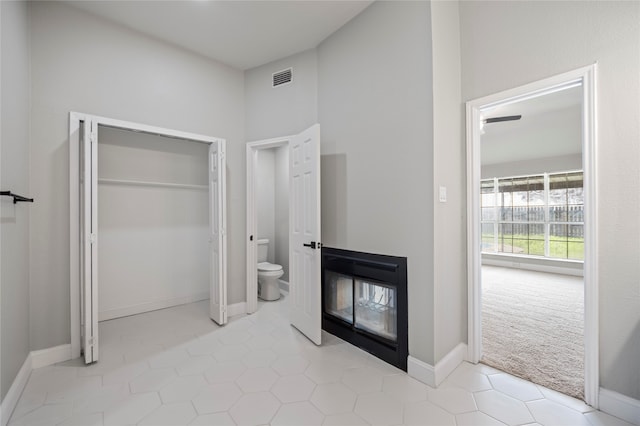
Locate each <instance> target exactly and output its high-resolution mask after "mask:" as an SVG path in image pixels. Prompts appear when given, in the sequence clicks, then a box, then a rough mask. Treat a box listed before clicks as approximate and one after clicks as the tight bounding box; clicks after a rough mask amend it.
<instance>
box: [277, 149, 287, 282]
mask: <svg viewBox="0 0 640 426" xmlns="http://www.w3.org/2000/svg"><path fill="white" fill-rule="evenodd" d="M274 167H275V182H274V183H275V196H276V199H275V244H276V245H275V250H274V251H275V259H274V260H275V263H277V264H278V265H282V269H283V271H284V274H283V275H282V277H280V279H281V280H283V281H287V282H289V147H288V146H281V147H279V148H276V150H275V164H274Z"/></svg>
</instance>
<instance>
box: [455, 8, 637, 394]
mask: <svg viewBox="0 0 640 426" xmlns="http://www.w3.org/2000/svg"><path fill="white" fill-rule="evenodd" d="M460 22H461V47H462V70H463V72H462V99H463V101H467V100H471V99H475V98H479V97H482V96H485V95H489V94H491V93H496V92H499V91H502V90H506V89H510V88H513V87H517V86H520V85H523V84H525V83H529V82H532V81H536V80H540V79H543V78H546V77H549V76H552V75H555V74H559V73H562V72H565V71H568V70H571V69H575V68H578V67H582V66H585V65H589V64H592V63H594V62H597V63H598V82H597V85H598V87H597V104H598V105H597V107H598V116H597V119H598V134H597V137H598V148H597V153H596V156H597V164H598V166H597V167H598V169H597V171H596V172H597V189H598V215H599V216H598V226H599V238H600V240H599V247H598V254H597V258H598V261H599V263H598V273H599V283H600V289H599V292H600V333H599V334H600V379H601V386H603V387H604V388H607V389H610V390H613V391H615V392H619V393H621V394H623V395H626V396H629V397H631V398H635V399H640V368H638V360H639V359H640V326H639V324H640V287H639V286H638V277H639V276H640V221H638V217H639V216H640V169H639V168H638V161H639V159H640V145H638V143H637V142H638V140H640V121H639V120H638V117H640V79H638V75H640V26H639V25H638V22H640V3H638V2H484V1H475V2H471V1H469V2H466V1H465V2H462V3H461V6H460ZM506 34H508V37H507V36H505V35H506Z"/></svg>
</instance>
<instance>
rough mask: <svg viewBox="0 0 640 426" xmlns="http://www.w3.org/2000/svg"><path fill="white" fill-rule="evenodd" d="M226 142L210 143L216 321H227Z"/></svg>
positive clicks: (211, 304) (212, 305)
mask: <svg viewBox="0 0 640 426" xmlns="http://www.w3.org/2000/svg"><path fill="white" fill-rule="evenodd" d="M225 170H226V159H225V141H224V140H218V141H216V142H214V143H212V144H211V145H210V146H209V230H210V237H209V247H210V248H209V250H210V256H211V259H210V262H209V265H210V267H209V268H210V269H209V274H210V278H209V280H210V286H211V288H210V296H209V315H210V316H211V319H212V320H214V321H215V322H216V323H218V324H220V325H222V324H226V323H227V259H226V257H227V231H226V227H227V223H226V216H227V214H226V196H225V195H226V194H225V192H226V191H225V188H226V182H225Z"/></svg>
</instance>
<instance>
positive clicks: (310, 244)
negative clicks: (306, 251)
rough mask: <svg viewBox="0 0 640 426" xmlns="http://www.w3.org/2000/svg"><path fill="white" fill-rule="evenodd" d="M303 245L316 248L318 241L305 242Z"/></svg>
mask: <svg viewBox="0 0 640 426" xmlns="http://www.w3.org/2000/svg"><path fill="white" fill-rule="evenodd" d="M302 245H303V246H305V247H311V248H312V249H315V248H316V242H315V241H311V243H309V244H304V243H303V244H302Z"/></svg>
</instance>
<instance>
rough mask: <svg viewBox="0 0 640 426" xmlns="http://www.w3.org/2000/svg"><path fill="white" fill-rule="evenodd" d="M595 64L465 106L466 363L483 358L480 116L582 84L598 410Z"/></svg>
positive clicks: (591, 391) (592, 401) (588, 358)
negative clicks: (485, 111) (496, 109)
mask: <svg viewBox="0 0 640 426" xmlns="http://www.w3.org/2000/svg"><path fill="white" fill-rule="evenodd" d="M596 72H597V64H593V65H589V66H586V67H583V68H579V69H576V70H573V71H569V72H566V73H563V74H560V75H556V76H553V77H550V78H546V79H543V80H540V81H536V82H533V83H530V84H527V85H524V86H520V87H517V88H514V89H510V90H506V91H503V92H500V93H496V94H493V95H489V96H485V97H482V98H479V99H475V100H472V101H469V102H467V103H466V113H467V115H466V117H467V119H466V139H467V259H468V261H467V275H468V343H467V344H468V355H467V357H468V360H469V361H470V362H473V363H477V362H479V361H480V359H481V357H482V321H481V308H482V302H481V278H480V277H481V274H480V272H481V266H482V260H481V253H480V252H481V250H480V247H481V239H480V194H479V192H480V191H479V188H480V169H481V165H480V136H481V133H480V128H481V126H480V124H481V112H482V110H484V109H487V108H489V107H493V106H497V105H504V104H508V103H514V102H519V101H522V100H525V99H529V98H532V97H537V96H541V95H544V94H548V93H552V92H553V91H557V90H561V89H562V88H565V87H567V86H568V85H570V84H576V83H578V82H581V84H582V88H583V99H582V163H583V169H584V192H585V203H584V204H585V205H584V208H585V229H584V233H585V254H584V288H585V291H584V348H585V353H584V363H585V402H586V403H587V404H589V405H591V406H592V407H594V408H598V393H599V350H598V341H599V338H598V336H599V326H598V259H597V252H598V228H597V225H598V221H597V198H598V197H597V196H598V194H597V185H596V182H597V180H596V173H597V161H596V160H597V157H596V155H597V121H596V117H597V115H596Z"/></svg>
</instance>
